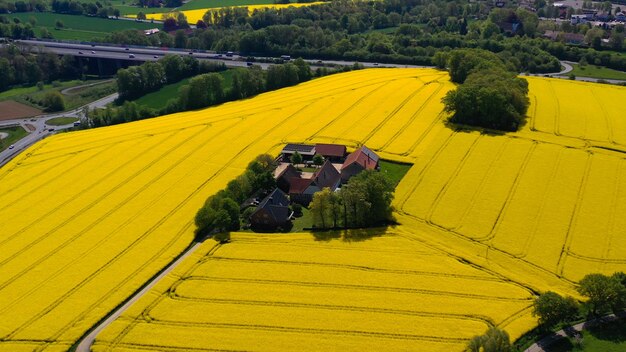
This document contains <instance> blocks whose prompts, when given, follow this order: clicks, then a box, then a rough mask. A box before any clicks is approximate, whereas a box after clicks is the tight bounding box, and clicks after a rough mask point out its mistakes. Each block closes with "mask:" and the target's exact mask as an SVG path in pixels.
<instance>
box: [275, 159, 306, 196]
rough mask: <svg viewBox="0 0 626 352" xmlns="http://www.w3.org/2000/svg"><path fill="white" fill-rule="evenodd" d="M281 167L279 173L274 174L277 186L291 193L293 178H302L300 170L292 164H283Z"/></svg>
mask: <svg viewBox="0 0 626 352" xmlns="http://www.w3.org/2000/svg"><path fill="white" fill-rule="evenodd" d="M279 167H280V168H281V169H280V170H278V169H277V171H278V172H277V173H276V174H275V175H274V178H275V179H276V186H277V187H278V188H279V189H280V190H281V191H283V192H285V193H289V188H290V187H291V180H292V179H293V178H300V172H298V170H296V168H295V167H294V166H293V165H291V164H281V165H280V166H279Z"/></svg>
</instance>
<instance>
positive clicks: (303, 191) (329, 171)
mask: <svg viewBox="0 0 626 352" xmlns="http://www.w3.org/2000/svg"><path fill="white" fill-rule="evenodd" d="M291 182H292V184H291V185H292V187H291V188H290V189H289V198H291V200H292V201H293V202H296V203H300V204H303V205H308V204H309V203H310V202H311V201H312V200H313V194H315V192H320V191H321V190H322V189H324V188H330V190H331V191H334V190H336V189H337V187H339V185H340V184H341V174H339V171H337V169H336V168H335V167H334V166H333V164H332V163H331V162H330V161H328V160H326V162H325V163H324V165H322V167H321V168H319V169H318V170H317V171H316V172H315V173H314V174H313V177H312V178H309V179H307V178H295V179H292V180H291Z"/></svg>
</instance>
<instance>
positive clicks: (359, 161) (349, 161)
mask: <svg viewBox="0 0 626 352" xmlns="http://www.w3.org/2000/svg"><path fill="white" fill-rule="evenodd" d="M379 159H380V158H379V157H378V154H376V153H374V152H373V151H371V150H370V149H369V148H367V147H366V146H362V147H361V148H359V149H357V150H355V151H354V152H353V153H351V154H350V155H348V157H347V158H346V161H345V162H344V163H343V165H342V166H341V181H342V182H348V180H349V179H350V177H352V176H355V175H357V174H358V173H359V172H361V171H364V170H377V169H378V160H379Z"/></svg>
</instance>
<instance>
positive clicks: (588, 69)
mask: <svg viewBox="0 0 626 352" xmlns="http://www.w3.org/2000/svg"><path fill="white" fill-rule="evenodd" d="M572 66H573V67H574V70H572V73H574V75H576V77H591V78H602V79H623V80H626V72H622V71H617V70H612V69H610V68H606V67H600V66H595V65H586V66H585V67H581V66H580V65H576V64H574V65H572Z"/></svg>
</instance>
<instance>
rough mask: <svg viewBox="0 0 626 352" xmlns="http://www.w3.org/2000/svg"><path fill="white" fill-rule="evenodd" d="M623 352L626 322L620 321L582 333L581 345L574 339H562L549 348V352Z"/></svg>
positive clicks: (625, 343) (625, 341)
mask: <svg viewBox="0 0 626 352" xmlns="http://www.w3.org/2000/svg"><path fill="white" fill-rule="evenodd" d="M569 351H581V352H624V351H626V321H624V320H621V321H617V322H613V323H609V324H606V325H604V326H602V327H596V328H593V329H590V330H589V331H583V339H582V344H581V346H579V345H578V344H577V343H576V342H575V341H574V339H569V338H568V339H563V340H561V341H559V342H557V343H556V344H554V345H553V346H551V347H550V349H549V352H569Z"/></svg>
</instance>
